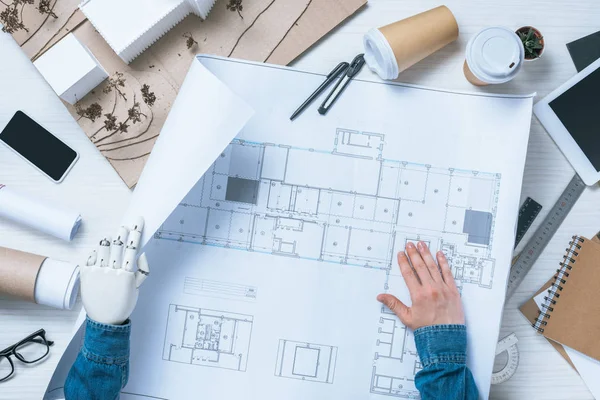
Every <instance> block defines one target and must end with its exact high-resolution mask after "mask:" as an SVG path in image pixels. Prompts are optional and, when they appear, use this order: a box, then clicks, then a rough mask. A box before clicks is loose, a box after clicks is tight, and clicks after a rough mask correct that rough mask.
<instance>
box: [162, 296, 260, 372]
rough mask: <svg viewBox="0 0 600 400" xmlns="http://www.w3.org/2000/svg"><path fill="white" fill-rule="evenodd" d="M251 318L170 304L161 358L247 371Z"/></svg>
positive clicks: (252, 320)
mask: <svg viewBox="0 0 600 400" xmlns="http://www.w3.org/2000/svg"><path fill="white" fill-rule="evenodd" d="M253 322H254V318H253V317H252V316H250V315H243V314H235V313H230V312H224V311H216V310H207V309H200V308H193V307H186V306H180V305H177V304H171V305H170V306H169V316H168V321H167V329H166V333H165V344H164V348H163V360H166V361H173V362H179V363H186V364H191V365H202V366H206V367H218V368H226V369H232V370H236V371H246V365H247V363H248V351H249V348H250V337H251V334H252V324H253Z"/></svg>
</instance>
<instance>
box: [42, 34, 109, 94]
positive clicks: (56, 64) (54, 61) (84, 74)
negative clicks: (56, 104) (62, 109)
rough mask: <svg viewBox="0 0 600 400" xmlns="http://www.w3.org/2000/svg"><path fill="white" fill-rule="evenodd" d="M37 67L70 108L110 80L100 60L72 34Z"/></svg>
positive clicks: (48, 52)
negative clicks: (106, 80) (103, 82)
mask: <svg viewBox="0 0 600 400" xmlns="http://www.w3.org/2000/svg"><path fill="white" fill-rule="evenodd" d="M65 60H69V62H65ZM33 65H35V67H36V68H37V69H38V71H39V72H40V73H41V74H42V76H43V77H44V79H46V81H47V82H48V83H49V84H50V86H52V89H54V91H55V92H56V94H57V95H58V96H59V97H60V98H61V99H63V100H64V101H66V102H68V103H70V104H75V103H76V102H77V101H78V100H80V99H82V98H83V97H84V96H85V95H86V94H88V93H89V91H90V90H92V89H93V88H95V87H96V86H98V85H99V84H100V83H101V82H102V81H103V80H105V79H106V78H108V74H107V73H106V71H105V70H104V68H102V66H101V65H100V63H99V62H98V60H97V59H96V57H94V55H93V54H92V53H91V52H90V51H89V49H88V48H87V47H86V46H85V45H83V44H82V43H80V42H79V40H77V38H76V37H75V36H74V35H73V34H72V33H69V34H68V35H67V36H65V37H64V38H63V39H61V40H60V41H59V42H58V43H56V44H55V45H54V46H52V47H51V48H50V49H49V50H48V51H46V52H45V53H44V54H43V55H42V56H41V57H40V58H38V59H37V60H36V61H35V62H34V63H33Z"/></svg>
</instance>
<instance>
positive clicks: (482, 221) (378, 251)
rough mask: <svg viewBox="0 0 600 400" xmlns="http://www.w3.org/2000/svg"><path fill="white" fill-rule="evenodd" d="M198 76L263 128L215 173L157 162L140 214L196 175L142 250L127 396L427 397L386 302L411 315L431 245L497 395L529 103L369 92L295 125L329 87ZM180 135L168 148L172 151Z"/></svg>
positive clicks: (208, 60) (204, 60) (222, 74)
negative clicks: (416, 274) (412, 285)
mask: <svg viewBox="0 0 600 400" xmlns="http://www.w3.org/2000/svg"><path fill="white" fill-rule="evenodd" d="M195 63H198V64H202V66H203V67H204V68H203V69H198V68H196V69H195V70H194V68H192V70H191V72H190V74H192V73H198V74H208V73H210V74H212V75H214V77H216V78H217V79H219V80H220V81H222V82H223V83H224V84H225V85H226V86H227V87H228V89H230V90H231V91H232V92H233V93H235V95H236V96H239V98H241V99H243V100H244V101H245V102H246V103H247V104H248V105H249V106H250V107H251V108H252V109H253V110H254V116H253V117H251V118H250V119H249V120H248V122H247V123H246V124H245V126H244V128H243V129H242V130H241V131H240V132H239V133H238V134H237V136H236V137H235V138H231V139H230V141H229V144H228V145H223V148H222V150H221V151H220V152H218V154H215V155H214V156H213V158H212V159H213V160H214V161H213V162H212V165H210V167H208V168H202V169H194V168H189V167H187V168H186V165H191V164H186V163H185V162H184V161H185V160H181V159H180V160H176V159H174V158H173V160H172V161H173V162H169V159H170V158H169V157H172V156H165V157H162V158H161V159H159V158H158V157H160V156H156V157H155V160H153V158H151V159H150V160H149V163H148V164H149V165H150V171H152V172H151V174H152V176H150V175H147V174H146V172H144V175H143V176H142V179H141V180H140V184H141V185H143V187H142V188H138V189H139V190H141V191H143V193H144V194H145V199H144V200H145V201H148V199H149V198H152V197H153V196H151V194H152V190H154V191H155V192H154V193H155V196H154V197H157V198H163V197H164V196H163V193H162V192H161V191H163V192H164V188H161V185H156V183H157V182H160V179H161V176H174V175H173V174H174V173H176V174H177V175H179V176H181V177H182V180H184V181H186V182H191V181H192V180H191V176H192V175H193V174H196V175H197V177H196V179H195V181H196V183H195V184H194V185H192V186H190V187H188V188H186V190H185V192H186V193H187V195H185V196H182V198H180V199H179V200H178V201H177V202H176V203H174V204H170V203H169V204H168V202H165V201H164V198H163V200H161V201H162V203H161V206H160V207H162V208H164V207H170V210H171V212H170V215H169V217H168V218H166V219H165V220H163V221H162V222H161V223H160V224H158V225H156V229H153V232H151V238H149V240H148V244H147V245H146V247H145V250H146V253H147V255H148V259H149V262H150V265H151V275H150V278H149V279H147V280H146V282H145V284H144V286H143V287H142V290H141V293H140V298H139V301H138V306H137V308H136V310H135V312H134V314H133V315H132V317H131V320H132V341H131V368H130V377H129V382H128V384H127V386H126V387H125V389H124V391H123V397H122V398H125V399H128V398H132V399H144V398H149V399H187V398H190V399H198V398H201V399H213V398H215V399H216V398H219V399H234V398H244V399H264V398H285V399H290V400H296V399H298V400H300V399H302V400H305V399H337V398H340V399H376V400H390V399H393V398H397V399H416V398H419V394H418V391H417V389H416V387H415V375H416V374H417V373H418V371H420V370H421V369H422V365H421V364H420V361H419V357H418V354H417V350H416V347H415V343H414V338H413V332H412V331H411V330H410V329H407V328H406V327H405V326H404V325H403V324H402V323H401V322H400V321H399V320H398V319H397V318H396V317H395V316H394V314H392V313H391V312H390V311H389V310H388V309H387V308H385V307H384V306H382V305H381V304H380V303H378V302H377V301H376V300H375V298H376V296H377V294H379V293H383V292H388V293H393V294H394V295H396V296H397V297H399V298H400V299H401V300H403V301H405V302H406V303H408V304H410V297H409V295H408V290H407V288H406V285H405V284H404V281H403V279H402V276H401V275H400V273H399V269H398V266H397V264H396V261H395V260H396V254H397V253H398V252H399V251H402V250H403V249H404V248H405V245H406V243H408V242H416V241H419V240H422V241H425V242H426V243H427V244H428V245H429V246H430V248H431V249H432V251H437V250H441V251H443V252H444V253H445V254H446V256H447V257H448V259H449V262H450V264H451V268H452V272H453V275H454V277H455V279H456V282H457V285H458V287H459V290H460V292H461V296H462V299H463V304H464V307H465V314H466V320H467V327H468V335H469V341H468V364H469V366H470V368H471V370H472V371H473V375H474V377H475V380H476V383H477V385H478V387H479V390H480V393H481V396H482V397H483V398H487V396H488V392H489V385H490V378H491V373H492V368H493V360H494V356H495V347H496V341H497V338H498V332H499V326H500V319H501V310H502V308H503V304H504V295H505V287H506V280H507V276H508V271H509V266H510V259H511V254H512V244H513V243H514V232H515V224H516V215H517V210H518V206H519V196H520V187H521V180H522V173H523V168H524V162H525V151H526V147H527V140H528V132H529V124H530V119H531V106H532V97H531V96H491V95H481V94H464V93H452V92H447V91H441V90H433V89H425V88H419V87H410V86H405V85H395V84H381V83H373V82H368V81H363V80H360V79H357V80H355V81H353V82H352V84H351V85H350V86H349V87H348V89H347V90H346V91H345V92H344V95H343V96H342V98H341V99H340V100H339V101H338V102H337V103H336V105H335V107H333V109H332V110H331V111H330V113H329V114H328V115H327V117H321V116H319V115H318V114H317V113H316V112H315V110H311V109H309V110H307V111H306V112H305V113H304V114H303V115H302V116H301V117H300V118H298V120H296V121H295V122H294V123H291V122H290V121H289V119H288V118H289V114H290V111H293V110H294V109H295V108H296V106H297V104H296V103H298V101H299V100H301V98H302V96H303V94H304V93H305V92H307V91H308V92H310V89H311V88H313V87H316V86H318V85H319V84H320V82H321V81H322V80H323V77H322V76H320V75H316V74H311V73H306V72H301V71H296V70H292V69H287V68H279V67H273V66H268V65H262V64H254V63H248V62H242V61H236V60H229V59H221V58H217V57H210V56H199V57H198V58H197V60H196V61H195ZM194 71H195V72H194ZM257 88H260V89H261V90H256V89H257ZM188 93H189V91H188ZM178 100H179V99H178ZM199 112H201V111H199ZM222 112H223V113H224V115H226V114H227V113H231V114H232V115H235V113H236V110H235V109H226V110H225V109H224V110H222ZM507 115H510V118H507V117H506V116H507ZM194 117H196V116H194ZM211 117H213V116H211V115H204V116H202V118H204V119H208V118H211ZM180 118H184V117H183V116H182V114H180ZM219 118H220V117H219ZM168 125H169V124H167V126H168ZM180 125H181V124H180ZM200 128H201V125H199V128H198V129H200ZM178 131H179V132H181V130H178ZM165 133H166V134H165ZM192 133H193V134H195V131H192V132H191V133H190V134H192ZM171 134H172V133H171V132H169V131H167V132H163V133H161V139H160V140H164V141H163V142H160V141H159V142H157V146H159V147H161V148H162V149H163V150H164V149H166V146H167V143H170V146H171V150H173V149H175V148H176V147H177V144H176V143H177V142H176V141H170V142H167V141H166V140H168V138H169V135H171ZM198 134H199V135H200V134H201V131H200V130H199V131H198ZM173 137H174V136H173ZM197 142H199V141H197ZM199 151H200V148H199ZM186 152H187V154H191V153H192V152H191V151H189V149H187V150H186ZM160 153H161V152H160V151H159V152H157V154H160ZM164 154H166V153H164ZM507 160H510V162H507ZM159 161H160V163H159ZM161 170H162V171H161ZM153 178H154V179H153ZM174 182H176V181H174ZM150 183H153V184H154V185H153V186H150ZM168 184H169V185H171V186H173V185H174V183H173V182H169V183H168ZM180 189H181V188H180ZM167 197H168V196H167ZM171 197H172V196H171ZM140 201H141V199H140ZM152 201H153V200H152ZM152 201H150V205H151V204H152ZM134 202H135V201H134ZM134 205H135V204H132V207H131V209H134V208H135V207H134ZM144 207H145V209H147V210H150V209H151V207H149V205H148V204H146V205H144ZM161 212H164V210H162V211H161ZM148 217H149V218H150V220H152V216H148ZM152 223H154V222H152ZM127 396H129V397H127Z"/></svg>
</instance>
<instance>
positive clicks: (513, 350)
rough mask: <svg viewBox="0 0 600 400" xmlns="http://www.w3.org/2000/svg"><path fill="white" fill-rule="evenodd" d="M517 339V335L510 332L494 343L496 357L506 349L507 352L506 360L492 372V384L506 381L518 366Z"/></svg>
mask: <svg viewBox="0 0 600 400" xmlns="http://www.w3.org/2000/svg"><path fill="white" fill-rule="evenodd" d="M517 341H518V339H517V335H515V334H514V333H511V334H510V335H508V336H507V337H505V338H504V339H502V340H501V341H499V342H498V344H497V345H496V357H497V356H498V355H499V354H502V353H504V352H505V351H506V352H507V353H508V360H507V362H506V365H505V366H504V367H503V368H502V369H501V370H500V371H497V372H493V373H492V384H494V385H497V384H498V383H502V382H506V381H507V380H509V379H510V378H511V377H512V376H513V375H514V374H515V372H517V367H518V366H519V349H518V348H517Z"/></svg>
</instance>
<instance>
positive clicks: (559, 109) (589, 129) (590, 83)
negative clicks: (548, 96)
mask: <svg viewBox="0 0 600 400" xmlns="http://www.w3.org/2000/svg"><path fill="white" fill-rule="evenodd" d="M549 104H550V108H552V110H553V111H554V113H555V114H556V115H557V116H558V119H560V121H561V122H562V123H563V125H564V126H565V128H567V130H568V131H569V133H570V134H571V136H572V137H573V139H575V141H576V142H577V144H578V145H579V147H581V150H583V152H584V153H585V155H586V156H587V158H588V159H589V160H590V162H591V163H592V165H593V166H594V168H596V170H597V171H599V172H600V68H599V69H596V70H595V71H594V72H592V73H591V74H590V75H588V76H586V77H585V78H583V79H582V80H581V81H579V82H578V83H577V84H575V86H573V87H572V88H570V89H569V90H567V91H566V92H565V93H563V94H562V95H560V96H559V97H557V98H556V99H554V100H552V101H551V102H550V103H549Z"/></svg>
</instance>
